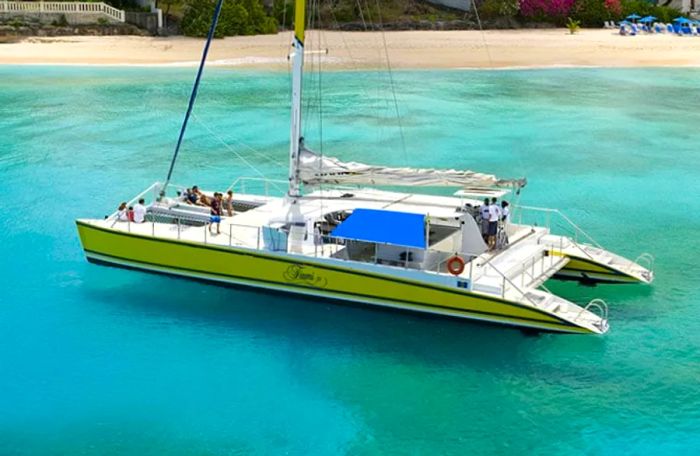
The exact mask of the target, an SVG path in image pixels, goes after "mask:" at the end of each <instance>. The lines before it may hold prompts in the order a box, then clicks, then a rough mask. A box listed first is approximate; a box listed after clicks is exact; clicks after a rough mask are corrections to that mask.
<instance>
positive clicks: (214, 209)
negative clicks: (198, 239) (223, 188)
mask: <svg viewBox="0 0 700 456" xmlns="http://www.w3.org/2000/svg"><path fill="white" fill-rule="evenodd" d="M222 206H223V195H222V194H221V193H218V192H217V193H214V198H212V199H211V206H210V207H211V211H210V213H211V217H210V219H209V222H210V223H209V232H210V233H211V234H214V232H213V230H212V228H213V226H214V224H215V223H216V234H221V207H222Z"/></svg>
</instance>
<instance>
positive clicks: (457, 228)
mask: <svg viewBox="0 0 700 456" xmlns="http://www.w3.org/2000/svg"><path fill="white" fill-rule="evenodd" d="M221 1H222V0H219V2H218V4H217V7H216V11H215V17H214V20H213V21H212V28H211V30H210V34H209V38H208V40H207V43H206V46H205V49H204V53H203V57H202V64H201V65H200V68H199V72H198V74H197V79H196V80H195V86H194V89H193V92H192V96H191V99H190V106H189V109H188V113H187V116H186V117H185V121H184V123H183V128H182V130H181V132H180V138H179V140H178V146H177V147H176V150H175V155H174V157H173V161H172V163H171V167H170V171H169V173H168V178H167V179H166V180H165V182H162V183H161V182H156V183H154V184H152V185H151V186H150V187H148V188H147V189H146V190H145V191H144V192H142V193H141V194H139V195H137V196H136V197H135V198H134V199H133V200H132V201H131V202H130V203H129V204H130V205H132V204H134V202H136V201H138V200H140V199H144V200H145V201H146V218H145V221H143V222H142V223H136V222H134V221H132V220H131V219H130V218H129V217H124V216H123V212H122V213H119V212H115V213H113V214H112V215H110V216H108V217H106V218H104V219H79V220H77V222H76V223H77V228H78V233H79V236H80V240H81V242H82V246H83V249H84V252H85V255H86V257H87V259H88V261H90V262H92V263H97V264H104V265H110V266H120V267H126V268H132V269H139V270H143V271H150V272H155V273H164V274H171V275H175V276H182V277H188V278H193V279H200V280H203V281H210V282H217V283H222V284H227V285H236V286H245V287H254V288H257V289H267V290H274V291H283V292H289V293H295V294H300V295H308V296H314V297H322V298H328V299H331V300H337V301H345V302H352V303H361V304H365V305H372V306H381V307H386V308H393V309H401V310H409V311H415V312H423V313H427V314H434V315H441V316H448V317H456V318H463V319H468V320H477V321H482V322H489V323H499V324H505V325H510V326H516V327H520V328H522V329H529V330H535V331H548V332H562V333H593V334H602V333H605V332H606V331H607V330H608V306H607V304H606V303H605V302H604V301H603V300H601V299H594V300H592V301H590V302H588V303H585V304H582V305H578V304H576V303H574V302H571V301H569V300H566V299H564V298H562V297H560V296H557V295H555V294H553V293H551V292H550V291H548V289H547V288H546V287H545V282H546V281H547V280H549V279H551V278H553V279H567V280H577V281H580V282H582V283H585V284H596V283H601V282H602V283H642V284H649V283H651V282H652V280H653V278H654V274H653V272H652V269H653V257H652V256H651V255H649V254H642V255H640V256H639V257H638V258H637V259H636V260H634V261H631V260H629V259H626V258H623V257H621V256H619V255H616V254H614V253H612V252H610V251H607V250H605V249H604V248H602V247H601V246H600V245H599V244H597V243H596V242H595V241H594V240H593V239H592V238H591V237H590V236H588V235H587V234H586V233H585V232H584V231H583V230H581V229H580V228H579V227H578V226H576V225H575V224H574V223H573V222H572V221H571V220H570V219H569V218H567V217H566V216H564V215H563V214H562V213H561V212H559V211H557V210H554V209H545V208H536V207H527V206H520V205H517V206H514V207H513V211H512V217H511V219H510V220H509V221H505V222H501V231H500V234H499V236H500V239H501V242H499V246H498V248H495V249H490V248H488V246H487V245H486V243H485V242H484V238H483V236H482V230H481V228H480V225H481V219H480V214H479V210H478V208H479V206H480V204H481V201H482V200H483V198H490V199H491V198H503V197H504V196H507V195H511V196H513V195H515V194H518V193H519V192H520V191H521V189H522V188H523V187H524V186H525V184H526V181H525V179H522V178H518V179H501V178H498V177H496V176H494V175H490V174H483V173H477V172H472V171H462V170H440V169H413V168H392V167H386V166H375V165H368V164H363V163H356V162H344V161H341V160H339V159H337V158H333V157H328V156H323V155H321V154H317V153H315V152H314V151H313V150H312V149H310V148H307V146H306V145H305V143H304V138H303V137H302V136H301V131H302V130H301V122H302V115H301V113H302V102H301V101H302V75H303V66H304V32H305V30H304V29H305V20H304V17H305V7H306V5H305V1H304V0H297V1H296V5H295V17H296V20H295V25H294V38H293V44H292V46H293V53H292V55H291V59H292V94H291V132H290V148H289V149H290V150H289V178H288V181H284V182H276V181H273V180H268V179H262V178H247V177H239V178H238V179H236V180H235V181H234V182H233V184H231V187H230V188H231V189H232V190H233V191H234V198H233V203H232V206H233V213H232V214H231V215H229V214H227V213H226V212H224V214H223V216H222V217H221V219H220V228H221V232H220V234H212V232H210V228H211V223H212V217H211V214H210V211H211V209H210V208H209V207H206V206H201V205H193V204H190V201H188V194H187V191H186V189H185V188H184V187H182V186H178V185H175V184H173V183H171V182H170V178H171V175H172V169H173V165H174V163H175V159H176V157H177V152H178V151H179V147H180V144H181V142H182V138H183V134H184V130H185V127H186V124H187V119H188V116H189V113H190V112H191V110H192V105H193V103H194V99H195V96H196V92H197V87H198V84H199V79H200V77H201V73H202V67H203V65H204V62H205V60H206V56H207V52H208V48H209V44H210V42H211V37H212V35H213V30H214V28H215V27H216V21H217V18H218V14H219V12H220V8H221ZM274 185H283V186H284V187H285V191H284V194H282V195H279V194H278V195H273V194H270V192H269V191H268V189H269V188H270V186H274ZM397 187H407V188H410V192H400V191H394V190H387V188H397ZM435 187H448V188H450V187H451V188H452V189H453V190H454V193H453V194H452V195H451V196H435V195H432V194H429V193H425V192H424V193H421V192H420V191H417V190H416V189H420V188H435ZM263 189H265V190H264V191H263ZM203 194H204V195H208V196H209V197H211V196H212V193H211V192H206V191H204V192H203ZM535 220H536V221H535ZM556 220H558V221H559V222H563V224H564V225H566V226H567V227H568V228H570V230H568V231H567V232H566V233H564V234H555V233H554V232H553V231H552V229H551V228H552V226H553V225H552V223H553V222H555V221H556ZM505 239H507V242H503V240H505Z"/></svg>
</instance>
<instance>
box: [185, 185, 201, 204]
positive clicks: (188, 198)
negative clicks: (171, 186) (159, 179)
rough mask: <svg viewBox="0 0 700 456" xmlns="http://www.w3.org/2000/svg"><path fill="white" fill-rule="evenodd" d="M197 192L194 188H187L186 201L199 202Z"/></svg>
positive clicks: (190, 202) (189, 202) (188, 202)
mask: <svg viewBox="0 0 700 456" xmlns="http://www.w3.org/2000/svg"><path fill="white" fill-rule="evenodd" d="M197 199H199V198H198V197H197V194H196V193H195V192H194V191H193V190H192V189H189V188H188V189H187V190H186V191H185V202H186V203H187V204H197Z"/></svg>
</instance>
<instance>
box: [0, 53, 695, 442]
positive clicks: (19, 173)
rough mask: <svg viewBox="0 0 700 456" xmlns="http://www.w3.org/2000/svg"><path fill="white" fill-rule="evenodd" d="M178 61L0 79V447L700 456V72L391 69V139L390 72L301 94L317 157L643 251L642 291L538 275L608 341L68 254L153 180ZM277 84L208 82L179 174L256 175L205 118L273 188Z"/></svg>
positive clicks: (224, 74)
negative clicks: (596, 309)
mask: <svg viewBox="0 0 700 456" xmlns="http://www.w3.org/2000/svg"><path fill="white" fill-rule="evenodd" d="M192 75H193V70H184V69H136V68H134V69H129V68H126V69H118V68H55V67H53V68H52V67H24V68H20V67H0V194H2V195H3V202H2V206H0V207H2V212H3V215H2V217H0V233H2V234H1V235H0V236H1V237H0V241H1V242H0V245H1V246H2V247H1V250H0V252H2V255H0V274H1V276H2V284H3V285H2V294H1V298H0V301H1V305H0V341H1V342H0V454H3V455H5V454H90V455H92V454H95V455H107V454H142V455H149V454H198V455H205V454H206V455H209V454H212V455H219V454H227V455H228V454H301V455H310V454H358V455H374V454H412V455H418V454H421V455H424V454H425V455H434V454H482V453H489V454H512V453H516V452H519V453H522V454H543V453H547V454H581V453H586V454H615V455H617V454H622V453H624V454H691V453H696V454H697V453H698V451H700V385H699V383H698V379H699V378H700V352H699V347H700V331H699V330H698V329H699V327H700V326H699V324H700V312H699V311H698V306H699V305H700V300H699V299H698V297H697V286H698V283H699V280H698V279H699V278H700V266H699V263H698V261H697V251H698V244H699V243H698V229H699V228H700V203H699V202H698V197H699V196H700V183H698V171H700V152H699V150H698V144H700V141H699V140H700V133H699V132H698V126H699V125H700V110H698V106H700V70H695V69H664V70H604V69H566V70H562V69H558V70H537V71H534V70H533V71H442V72H400V73H397V74H396V75H395V78H396V82H397V96H398V99H399V107H400V110H401V112H402V116H403V120H402V126H403V130H404V135H405V144H406V148H405V150H404V149H403V147H402V146H401V139H400V130H399V125H398V122H397V121H396V120H395V117H393V110H394V106H393V102H392V101H391V97H390V96H387V93H389V91H388V86H387V80H386V77H385V76H381V75H377V74H376V73H330V74H324V76H323V86H324V88H323V91H324V96H323V99H322V103H319V100H318V99H317V98H316V97H315V95H314V94H315V93H316V92H315V89H311V88H310V89H309V90H307V95H309V102H308V103H309V106H310V108H313V109H310V110H309V112H311V114H309V116H308V122H307V125H308V130H307V132H306V137H307V140H308V142H309V144H311V145H312V146H315V147H316V148H317V149H318V148H319V147H320V146H319V138H320V136H321V134H322V137H323V150H324V152H325V153H327V154H330V153H332V154H335V155H337V156H339V157H342V158H347V159H354V160H368V161H372V162H375V163H387V164H396V165H404V164H411V165H415V166H428V165H441V166H449V167H457V168H459V167H465V168H472V169H477V170H479V171H486V172H493V173H496V174H499V175H502V176H506V177H508V176H521V175H524V176H527V177H528V178H529V180H530V185H529V186H528V188H527V189H526V191H525V192H524V194H523V196H522V201H521V202H522V203H525V204H530V205H538V206H549V207H558V208H561V209H563V210H564V211H565V213H567V214H568V215H569V216H570V217H571V218H573V219H574V220H575V221H576V222H577V223H579V224H580V225H581V226H583V227H585V228H586V229H587V230H588V231H589V232H590V233H591V234H592V235H593V236H594V237H595V238H596V239H597V240H598V241H600V242H601V243H602V244H603V245H605V246H609V247H611V248H614V250H616V251H617V252H619V253H621V254H624V255H627V256H630V257H636V255H637V254H639V253H641V252H652V253H653V254H655V255H656V257H657V262H656V269H657V280H656V282H655V283H654V285H653V286H652V287H641V286H639V287H638V286H630V287H614V286H601V287H598V288H585V287H581V286H578V285H575V284H556V285H554V286H553V288H554V290H555V291H556V292H558V293H560V294H562V295H563V296H566V297H567V298H569V299H572V300H575V301H577V302H585V301H586V300H588V299H591V298H593V297H600V298H603V299H605V300H607V301H608V302H609V303H610V305H611V321H610V324H611V330H610V332H609V333H608V334H607V335H605V336H603V337H584V336H557V335H543V336H540V337H528V336H525V335H523V334H521V333H520V332H519V331H517V330H513V329H504V328H501V327H494V326H484V325H477V324H470V323H463V322H455V321H446V320H439V319H431V318H424V317H419V316H414V315H407V314H398V313H393V312H384V311H376V310H368V309H364V308H358V307H347V306H337V305H331V304H328V303H325V302H317V301H308V300H306V299H303V298H295V297H282V296H278V295H268V294H258V293H255V292H251V291H239V290H234V289H227V288H220V287H216V286H211V285H204V284H199V283H194V282H189V281H183V280H177V279H173V278H168V277H161V276H154V275H148V274H144V273H137V272H130V271H123V270H117V269H111V268H104V267H97V266H92V265H89V264H87V263H86V262H85V261H84V258H83V256H82V253H81V250H80V245H79V242H78V239H77V236H76V232H75V227H74V224H73V220H74V219H75V218H77V217H85V216H92V217H100V216H102V215H104V214H107V213H108V212H110V211H111V210H113V209H114V207H115V205H116V204H117V203H118V202H119V201H121V200H123V199H127V197H130V196H132V195H134V194H136V193H137V192H139V191H140V190H141V189H143V188H145V187H146V186H147V185H149V184H150V183H151V182H153V181H155V180H157V179H161V180H162V179H163V178H164V174H165V172H166V171H167V160H168V159H169V155H170V153H171V150H172V147H173V144H174V140H175V137H176V134H177V130H178V127H179V123H180V121H181V118H182V113H183V110H184V107H185V105H186V100H187V95H188V91H189V86H190V84H191V80H192ZM288 87H289V79H288V76H287V75H286V74H278V73H250V72H241V71H232V70H212V71H209V72H208V73H207V75H206V80H205V82H204V83H203V86H202V89H201V99H200V103H199V105H198V108H197V109H196V115H197V119H198V120H199V122H197V121H195V122H193V123H192V128H191V130H190V133H189V135H188V141H187V143H186V146H185V148H184V149H183V152H182V159H181V160H180V162H179V163H178V167H177V169H176V173H175V180H176V181H178V182H181V183H185V184H192V183H195V182H196V183H199V184H200V185H202V186H205V187H208V188H221V189H223V188H225V187H226V186H227V185H228V184H229V183H230V182H231V181H232V180H233V179H234V178H235V177H236V176H238V175H239V174H241V173H243V174H246V175H254V174H255V173H254V172H253V171H251V170H250V169H249V168H248V167H247V166H246V165H244V164H243V162H242V161H241V160H240V159H239V158H237V157H236V155H235V153H234V152H232V151H231V150H229V149H226V148H224V147H222V146H221V143H220V142H219V139H218V138H216V137H213V136H212V135H211V134H210V133H209V132H208V131H207V130H206V129H205V128H204V127H203V126H202V124H206V125H207V126H208V128H210V129H211V130H213V131H214V132H216V134H217V135H218V136H219V137H220V138H221V139H223V140H224V141H225V142H227V143H229V144H231V149H233V150H235V151H236V152H237V153H239V154H243V155H244V156H245V158H246V159H247V161H249V162H250V163H251V164H252V165H253V166H254V167H255V168H256V169H258V170H259V171H260V172H262V173H265V174H267V175H269V176H271V177H280V178H283V177H284V176H285V173H286V169H285V166H286V149H285V148H286V141H287V134H288V125H287V118H288V112H287V104H288V96H287V90H288ZM309 87H313V86H312V85H311V84H310V85H309ZM319 109H320V110H322V111H323V113H324V114H325V115H324V118H323V124H322V128H320V124H319V121H318V117H317V116H316V115H315V114H314V113H315V112H318V110H319ZM241 142H243V143H245V144H247V145H249V146H251V147H252V148H254V149H255V151H256V152H253V151H252V150H251V149H248V148H246V147H244V146H242V145H241ZM275 161H277V162H281V163H282V166H280V165H278V164H275Z"/></svg>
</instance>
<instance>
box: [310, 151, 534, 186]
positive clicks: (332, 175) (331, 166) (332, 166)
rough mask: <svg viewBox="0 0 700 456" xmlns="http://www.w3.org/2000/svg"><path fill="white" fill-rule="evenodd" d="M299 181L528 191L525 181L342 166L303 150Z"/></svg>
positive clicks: (472, 174)
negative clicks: (525, 188)
mask: <svg viewBox="0 0 700 456" xmlns="http://www.w3.org/2000/svg"><path fill="white" fill-rule="evenodd" d="M300 154H301V155H300V157H299V159H300V160H299V177H300V179H301V181H302V182H303V183H304V184H305V185H320V184H364V185H404V186H411V187H415V186H420V187H466V186H479V187H505V186H509V187H517V188H520V187H524V186H525V184H526V183H527V181H526V180H525V179H499V178H497V177H496V176H494V175H492V174H482V173H476V172H473V171H468V170H464V171H459V170H455V169H446V170H441V169H432V168H390V167H386V166H374V165H367V164H364V163H357V162H342V161H340V160H338V159H337V158H333V157H321V156H319V155H317V154H316V153H314V152H312V151H310V150H308V149H302V150H301V152H300Z"/></svg>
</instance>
